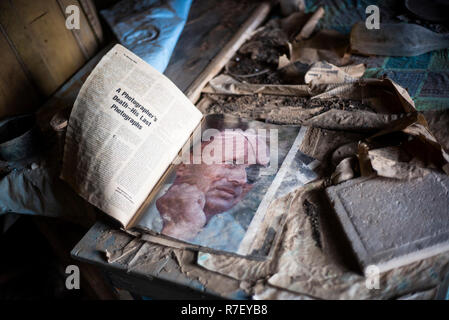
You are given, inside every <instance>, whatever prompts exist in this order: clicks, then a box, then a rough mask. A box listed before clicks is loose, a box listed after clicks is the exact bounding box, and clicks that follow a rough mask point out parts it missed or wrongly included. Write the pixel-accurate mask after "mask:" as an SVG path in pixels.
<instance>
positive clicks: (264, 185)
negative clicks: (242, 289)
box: [136, 115, 314, 258]
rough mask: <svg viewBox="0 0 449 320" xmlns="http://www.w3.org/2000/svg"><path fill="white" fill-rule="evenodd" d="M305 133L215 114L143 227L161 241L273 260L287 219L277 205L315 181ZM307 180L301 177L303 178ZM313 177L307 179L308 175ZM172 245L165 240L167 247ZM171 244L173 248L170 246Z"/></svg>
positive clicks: (184, 155)
mask: <svg viewBox="0 0 449 320" xmlns="http://www.w3.org/2000/svg"><path fill="white" fill-rule="evenodd" d="M299 131H300V129H299V128H298V127H288V126H276V125H273V124H267V123H263V122H259V121H249V120H244V119H241V118H237V117H233V116H227V115H208V116H206V117H205V119H204V122H203V125H202V128H201V132H199V133H198V132H195V133H194V136H193V137H192V142H191V144H190V146H189V147H184V148H183V152H182V157H181V158H182V161H181V162H180V163H178V164H176V165H175V166H174V167H173V168H172V170H171V171H170V173H169V174H168V177H167V179H165V180H164V183H163V185H162V186H161V187H160V189H159V191H158V192H157V194H156V196H155V197H152V201H151V203H150V204H149V206H148V208H147V209H146V210H145V212H144V213H143V214H142V215H141V216H140V218H139V220H138V221H137V223H136V226H137V228H138V229H142V230H144V231H147V232H149V233H150V234H152V235H153V236H147V237H145V239H147V240H148V239H150V238H151V240H150V241H151V242H156V243H160V242H161V241H162V240H160V241H159V240H158V239H161V238H158V237H159V236H161V237H164V238H166V239H175V240H180V241H183V242H184V243H186V244H187V245H186V246H185V247H186V248H202V249H203V250H207V249H209V250H211V249H212V250H215V251H221V252H228V253H232V254H237V255H242V256H253V257H255V258H258V257H260V258H266V257H268V256H270V253H271V247H272V245H273V244H274V242H275V240H276V238H277V234H278V231H280V230H281V227H282V223H283V219H282V212H279V215H277V216H272V217H267V216H266V213H267V211H268V208H269V206H270V204H271V203H272V202H273V201H274V200H275V199H278V198H281V197H283V196H285V195H286V194H288V193H289V192H290V191H292V190H294V189H295V188H297V187H298V186H299V185H303V184H304V183H306V182H307V181H309V180H311V179H312V178H313V176H314V173H313V171H312V170H308V171H307V170H300V168H299V167H301V166H303V167H306V166H307V164H308V162H311V161H312V159H311V158H308V157H307V156H305V155H303V154H301V152H299V151H298V148H299V144H300V143H301V135H299ZM299 171H301V172H302V176H301V177H298V174H297V172H299ZM306 171H307V172H308V174H309V175H308V176H307V174H306V175H304V172H306ZM164 241H165V240H164ZM164 243H165V242H164Z"/></svg>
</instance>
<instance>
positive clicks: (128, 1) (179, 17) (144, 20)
mask: <svg viewBox="0 0 449 320" xmlns="http://www.w3.org/2000/svg"><path fill="white" fill-rule="evenodd" d="M191 4H192V0H168V1H161V0H122V1H120V2H118V3H117V4H115V5H114V6H112V7H111V8H109V9H106V10H102V11H101V12H100V13H101V14H102V15H103V17H104V18H105V19H106V21H107V22H108V24H109V25H110V27H111V28H112V30H113V31H114V33H115V35H116V36H117V38H118V40H119V41H120V43H121V44H122V45H124V46H125V47H127V48H128V49H129V50H131V51H132V52H134V53H135V54H136V55H138V56H139V57H140V58H142V59H143V60H145V61H146V62H147V63H149V64H150V65H151V66H153V67H154V68H155V69H156V70H158V71H159V72H161V73H162V72H164V70H165V68H166V67H167V65H168V62H169V60H170V57H171V55H172V52H173V50H174V48H175V46H176V43H177V41H178V38H179V36H180V35H181V32H182V30H183V28H184V25H185V23H186V21H187V16H188V14H189V9H190V6H191Z"/></svg>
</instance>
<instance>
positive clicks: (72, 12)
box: [65, 4, 80, 30]
mask: <svg viewBox="0 0 449 320" xmlns="http://www.w3.org/2000/svg"><path fill="white" fill-rule="evenodd" d="M65 13H66V15H67V18H66V19H65V27H66V28H67V29H69V30H73V29H76V30H79V29H80V8H79V7H78V6H77V5H74V4H72V5H70V6H67V7H66V8H65Z"/></svg>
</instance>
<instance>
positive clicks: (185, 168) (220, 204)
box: [156, 130, 269, 240]
mask: <svg viewBox="0 0 449 320" xmlns="http://www.w3.org/2000/svg"><path fill="white" fill-rule="evenodd" d="M229 146H231V149H232V152H229ZM225 147H226V148H228V149H227V150H226V151H225V150H224V149H225ZM206 148H207V150H212V152H217V150H218V151H220V154H221V156H220V157H219V158H221V161H216V162H218V163H212V164H206V163H205V162H204V161H202V162H201V163H200V164H180V165H178V166H177V167H176V168H175V172H176V173H175V179H174V182H173V184H172V185H171V186H170V188H169V189H168V190H167V191H166V192H165V193H164V194H163V195H162V196H161V197H159V198H158V199H157V201H156V207H157V209H158V211H159V213H160V214H161V218H162V220H163V228H162V231H161V233H162V234H164V235H167V236H170V237H174V238H177V239H181V240H190V239H192V238H194V237H195V236H196V235H197V234H198V233H199V232H200V231H201V230H202V229H203V228H204V227H205V226H206V225H207V223H208V222H209V220H210V219H211V218H212V217H213V216H214V215H217V214H220V213H223V212H226V211H228V210H230V209H231V208H232V207H234V206H235V205H236V204H237V203H238V202H239V201H241V200H242V199H243V198H244V197H245V195H246V194H247V193H248V192H249V191H250V190H251V189H252V187H253V183H254V182H255V179H256V178H257V174H258V170H259V168H260V167H265V166H267V165H268V163H269V155H268V145H267V141H266V136H265V135H259V134H258V132H257V131H249V130H248V131H242V130H235V131H227V130H226V131H221V132H220V133H219V134H217V135H215V136H213V138H212V139H211V141H204V142H202V143H201V151H202V152H203V153H204V151H206ZM221 151H223V152H221Z"/></svg>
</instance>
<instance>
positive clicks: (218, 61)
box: [186, 2, 271, 103]
mask: <svg viewBox="0 0 449 320" xmlns="http://www.w3.org/2000/svg"><path fill="white" fill-rule="evenodd" d="M270 9H271V5H270V3H268V2H263V3H261V4H260V5H259V7H258V8H257V9H256V10H255V11H254V13H253V14H252V15H251V17H250V18H249V19H248V20H247V21H246V22H245V23H244V24H243V25H242V26H241V28H240V29H239V31H238V32H237V33H236V34H235V35H234V36H233V37H232V38H231V40H229V42H228V43H227V44H226V46H225V47H224V48H222V49H221V50H220V53H219V54H217V55H216V56H215V58H214V59H213V60H212V61H211V62H210V63H209V64H208V66H207V68H206V69H204V70H203V72H201V74H200V75H199V76H198V77H197V78H196V79H195V81H194V82H193V83H192V84H191V85H190V87H189V89H188V90H187V92H186V95H187V97H188V98H189V99H190V100H191V101H192V102H193V103H196V102H197V100H198V99H199V97H200V94H201V90H202V89H203V88H204V86H205V85H206V84H207V83H208V82H209V81H210V80H211V79H212V78H213V77H215V76H216V75H217V74H218V73H219V72H220V70H221V69H222V68H223V67H224V66H225V64H226V63H227V62H228V61H229V60H230V59H231V58H232V56H233V55H234V54H235V53H236V52H237V50H238V49H239V48H240V46H241V45H242V44H243V43H244V42H245V41H246V40H248V39H249V38H250V37H251V34H252V32H253V31H254V30H255V29H256V28H257V27H258V26H259V25H260V24H261V23H262V22H263V21H264V20H265V18H266V17H267V16H268V13H269V12H270Z"/></svg>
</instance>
